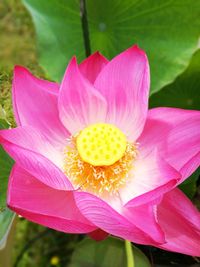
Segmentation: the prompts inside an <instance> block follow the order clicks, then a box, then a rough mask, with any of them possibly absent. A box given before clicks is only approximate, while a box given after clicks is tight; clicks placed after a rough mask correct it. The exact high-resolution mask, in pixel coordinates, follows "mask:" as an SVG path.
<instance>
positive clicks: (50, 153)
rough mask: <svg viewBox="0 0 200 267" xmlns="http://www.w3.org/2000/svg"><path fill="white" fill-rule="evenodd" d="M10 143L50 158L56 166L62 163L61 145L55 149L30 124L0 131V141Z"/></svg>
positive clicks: (60, 165)
mask: <svg viewBox="0 0 200 267" xmlns="http://www.w3.org/2000/svg"><path fill="white" fill-rule="evenodd" d="M8 142H9V143H12V144H15V145H17V146H20V147H22V148H24V149H27V150H31V151H33V152H36V153H39V154H41V155H43V156H44V157H46V158H48V159H49V160H51V161H52V162H53V163H54V164H56V165H57V166H58V167H62V165H63V158H64V154H63V149H64V148H63V147H62V149H56V147H55V146H54V144H53V145H52V144H51V143H49V142H48V140H46V137H44V136H43V135H42V134H41V133H40V132H38V131H36V129H35V128H33V127H30V126H21V127H17V128H14V129H9V130H1V131H0V143H2V144H3V143H8Z"/></svg>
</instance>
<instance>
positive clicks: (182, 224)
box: [158, 189, 200, 256]
mask: <svg viewBox="0 0 200 267" xmlns="http://www.w3.org/2000/svg"><path fill="white" fill-rule="evenodd" d="M158 222H159V224H160V226H161V228H162V229H163V231H164V233H165V236H166V243H165V244H162V245H160V246H159V247H160V248H162V249H166V250H170V251H175V252H179V253H183V254H188V255H191V256H200V213H199V211H198V210H197V209H196V208H195V207H194V205H193V204H192V203H191V201H190V200H189V199H188V198H187V197H186V196H185V195H184V194H183V193H182V192H181V191H180V190H179V189H174V190H173V191H171V192H169V193H167V194H166V195H165V196H164V198H163V200H162V202H161V203H160V205H158Z"/></svg>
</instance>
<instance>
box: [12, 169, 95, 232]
mask: <svg viewBox="0 0 200 267" xmlns="http://www.w3.org/2000/svg"><path fill="white" fill-rule="evenodd" d="M8 205H9V207H10V208H11V209H12V210H14V211H16V212H17V213H18V214H20V215H22V216H23V217H25V218H27V219H29V220H31V221H33V222H36V223H39V224H42V225H45V226H47V227H50V228H53V229H55V230H59V231H63V232H67V233H88V232H90V231H93V230H95V229H96V227H95V226H94V225H93V224H92V223H90V222H89V221H88V220H87V219H86V218H85V217H83V215H82V214H81V213H80V211H79V210H78V208H77V206H76V204H75V201H74V197H73V192H70V191H67V192H66V191H62V190H55V189H53V188H51V187H48V186H46V185H44V184H43V183H41V182H39V181H38V180H37V179H36V178H35V177H33V176H31V175H30V174H29V173H28V172H26V171H25V170H24V169H22V168H20V167H19V166H17V165H15V166H14V167H13V170H12V172H11V176H10V181H9V188H8Z"/></svg>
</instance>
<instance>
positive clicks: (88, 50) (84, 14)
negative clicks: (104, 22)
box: [80, 0, 91, 57]
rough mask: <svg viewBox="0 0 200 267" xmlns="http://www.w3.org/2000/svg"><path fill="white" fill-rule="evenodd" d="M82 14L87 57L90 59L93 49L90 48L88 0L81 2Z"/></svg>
mask: <svg viewBox="0 0 200 267" xmlns="http://www.w3.org/2000/svg"><path fill="white" fill-rule="evenodd" d="M80 12H81V23H82V30H83V40H84V46H85V54H86V57H88V56H89V55H91V47H90V38H89V27H88V20H87V9H86V0H80Z"/></svg>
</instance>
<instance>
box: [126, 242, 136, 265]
mask: <svg viewBox="0 0 200 267" xmlns="http://www.w3.org/2000/svg"><path fill="white" fill-rule="evenodd" d="M125 249H126V257H127V267H134V266H135V264H134V255H133V250H132V245H131V242H129V241H128V240H125Z"/></svg>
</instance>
